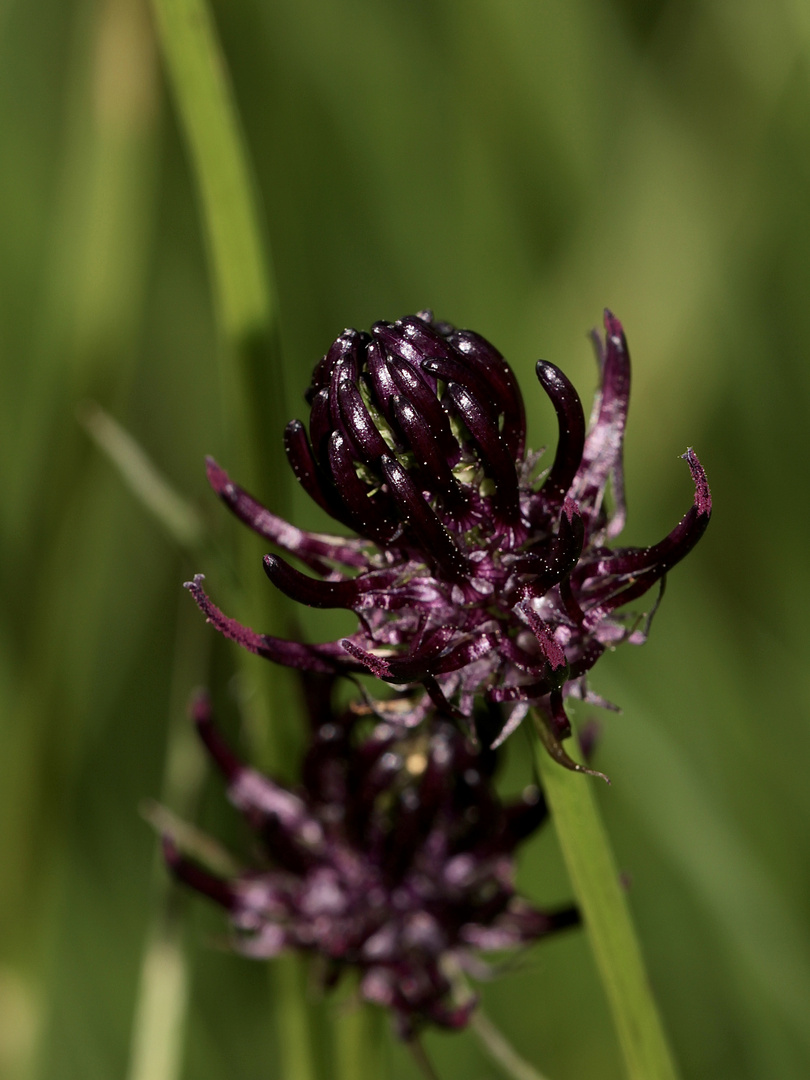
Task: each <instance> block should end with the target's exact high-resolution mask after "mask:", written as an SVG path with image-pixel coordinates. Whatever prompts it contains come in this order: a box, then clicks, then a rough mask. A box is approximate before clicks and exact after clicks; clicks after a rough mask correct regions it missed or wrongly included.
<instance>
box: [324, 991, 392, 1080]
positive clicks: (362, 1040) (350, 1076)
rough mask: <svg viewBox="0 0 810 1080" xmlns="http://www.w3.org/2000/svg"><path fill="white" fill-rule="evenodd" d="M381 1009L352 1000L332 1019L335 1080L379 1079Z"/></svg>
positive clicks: (381, 1043)
mask: <svg viewBox="0 0 810 1080" xmlns="http://www.w3.org/2000/svg"><path fill="white" fill-rule="evenodd" d="M384 1021H385V1017H384V1016H383V1014H382V1010H381V1009H378V1008H374V1007H373V1006H371V1005H366V1004H365V1003H363V1002H361V1001H355V1002H352V1003H351V1004H350V1005H348V1006H347V1007H346V1008H345V1009H344V1010H343V1011H341V1012H339V1013H338V1015H337V1017H336V1019H335V1044H336V1045H335V1058H336V1068H335V1076H336V1077H338V1078H339V1080H381V1078H382V1077H383V1076H385V1066H384V1063H383V1036H384V1031H383V1024H384Z"/></svg>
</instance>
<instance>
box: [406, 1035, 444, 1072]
mask: <svg viewBox="0 0 810 1080" xmlns="http://www.w3.org/2000/svg"><path fill="white" fill-rule="evenodd" d="M406 1046H407V1047H408V1049H409V1050H410V1052H411V1056H412V1057H413V1059H414V1061H415V1062H416V1064H417V1066H418V1068H419V1071H420V1072H421V1073H422V1075H423V1076H424V1078H425V1080H440V1077H439V1074H438V1073H437V1072H436V1070H435V1068H434V1067H433V1062H432V1061H431V1060H430V1058H429V1057H428V1056H427V1051H426V1050H425V1048H424V1046H423V1045H422V1041H421V1040H420V1038H419V1036H418V1035H414V1036H413V1038H411V1039H408V1041H407V1043H406Z"/></svg>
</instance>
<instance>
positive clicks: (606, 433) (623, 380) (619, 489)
mask: <svg viewBox="0 0 810 1080" xmlns="http://www.w3.org/2000/svg"><path fill="white" fill-rule="evenodd" d="M603 355H604V363H603V366H602V385H601V392H600V396H599V408H598V414H597V416H596V418H595V422H594V423H593V424H592V426H591V429H590V430H589V432H588V434H587V437H586V439H585V448H584V450H583V454H582V464H581V466H580V468H579V471H578V472H577V475H576V478H575V480H574V483H573V485H572V487H571V496H572V497H573V498H575V499H576V500H577V501H578V502H579V503H580V505H582V506H583V509H584V507H585V506H586V505H587V506H588V507H589V508H591V510H592V513H593V514H597V513H598V512H599V510H600V508H601V506H602V499H603V496H604V492H605V487H606V485H607V481H608V477H610V476H612V478H613V499H614V503H615V509H614V513H613V517H612V519H611V521H610V524H609V526H608V536H611V537H612V536H617V535H618V534H619V533H620V532H621V531H622V528H623V527H624V520H625V506H624V475H623V466H622V447H623V443H624V428H625V424H626V422H627V406H628V402H629V400H630V354H629V353H628V351H627V341H626V339H625V336H624V331H623V330H622V324H621V323H620V322H619V320H618V319H617V318H616V317H615V316H614V315H613V314H612V313H611V312H610V311H608V310H607V309H605V349H604V354H603Z"/></svg>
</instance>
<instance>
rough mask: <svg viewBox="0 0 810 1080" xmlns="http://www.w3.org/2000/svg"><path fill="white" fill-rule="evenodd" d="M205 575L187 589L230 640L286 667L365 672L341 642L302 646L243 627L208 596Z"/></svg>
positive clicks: (186, 584) (212, 623) (186, 586)
mask: <svg viewBox="0 0 810 1080" xmlns="http://www.w3.org/2000/svg"><path fill="white" fill-rule="evenodd" d="M203 580H204V575H203V574H197V575H196V576H195V578H194V580H193V581H187V582H185V584H184V588H186V589H188V591H189V592H190V593H191V595H192V596H193V597H194V599H195V601H196V603H197V606H198V607H199V609H200V610H201V611H202V613H203V614H204V615H205V617H206V620H207V621H208V622H210V623H211V625H212V626H214V627H215V628H216V629H217V630H219V632H220V633H221V634H223V635H224V636H225V637H226V638H228V639H229V640H230V641H235V642H236V644H237V645H241V646H242V648H243V649H247V650H248V652H252V653H256V655H257V656H263V657H264V658H265V659H266V660H272V661H273V662H274V663H276V664H282V665H283V666H284V667H291V668H298V669H299V670H301V671H320V672H324V673H327V674H329V673H332V672H334V673H340V672H344V673H345V672H347V671H362V670H363V668H362V666H359V665H357V664H352V663H351V662H350V661H349V660H347V658H346V655H345V653H344V651H343V650H342V649H341V647H340V645H339V644H338V643H337V642H329V643H327V644H324V645H302V644H300V643H299V642H297V641H285V640H284V639H283V638H277V637H273V636H272V635H271V634H258V633H256V631H255V630H251V629H250V627H248V626H243V625H242V624H241V623H239V622H237V621H236V619H231V618H229V617H228V616H227V615H225V614H224V613H223V612H222V611H220V610H219V608H218V607H217V606H216V605H215V604H213V603H212V602H211V601H210V600H209V599H208V597H207V596H206V594H205V592H204V590H203V587H202V584H201V582H202V581H203Z"/></svg>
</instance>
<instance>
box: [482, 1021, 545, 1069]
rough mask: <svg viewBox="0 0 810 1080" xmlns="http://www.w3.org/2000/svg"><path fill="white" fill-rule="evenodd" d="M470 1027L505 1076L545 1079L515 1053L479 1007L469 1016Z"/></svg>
mask: <svg viewBox="0 0 810 1080" xmlns="http://www.w3.org/2000/svg"><path fill="white" fill-rule="evenodd" d="M470 1027H471V1028H472V1030H473V1031H474V1032H475V1034H476V1035H477V1036H478V1038H479V1040H480V1041H481V1044H482V1046H483V1047H484V1049H485V1050H486V1052H487V1053H488V1054H489V1056H490V1057H491V1058H492V1060H493V1061H494V1062H495V1063H496V1064H498V1065H500V1067H501V1069H502V1070H503V1071H504V1073H506V1075H507V1076H511V1077H513V1080H546V1078H545V1077H544V1076H543V1074H542V1073H539V1072H538V1071H537V1069H535V1067H534V1066H533V1065H530V1064H529V1062H528V1061H526V1060H525V1059H524V1058H522V1057H521V1056H520V1054H518V1053H517V1051H516V1050H515V1049H514V1047H513V1046H512V1045H511V1043H509V1042H508V1041H507V1040H506V1039H505V1038H504V1036H503V1034H502V1033H501V1032H500V1031H499V1030H498V1029H497V1028H496V1027H495V1025H494V1024H493V1023H492V1021H491V1020H490V1019H489V1017H488V1016H487V1015H486V1014H485V1013H484V1012H482V1011H481V1009H480V1008H479V1009H475V1011H474V1012H473V1014H472V1016H471V1017H470Z"/></svg>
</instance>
